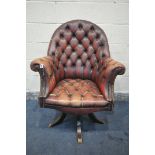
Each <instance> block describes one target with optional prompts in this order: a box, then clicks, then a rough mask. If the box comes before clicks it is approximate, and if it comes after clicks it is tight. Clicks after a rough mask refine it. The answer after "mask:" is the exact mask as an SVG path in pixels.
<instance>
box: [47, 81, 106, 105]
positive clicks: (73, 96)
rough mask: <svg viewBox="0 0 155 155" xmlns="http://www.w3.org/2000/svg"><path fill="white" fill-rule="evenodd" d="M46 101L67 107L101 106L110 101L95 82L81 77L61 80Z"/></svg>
mask: <svg viewBox="0 0 155 155" xmlns="http://www.w3.org/2000/svg"><path fill="white" fill-rule="evenodd" d="M45 102H46V103H48V104H52V105H58V106H67V107H101V106H105V105H106V104H107V103H108V102H107V101H106V100H105V99H104V97H103V95H102V94H101V92H100V91H99V89H98V87H97V86H96V84H95V83H94V82H92V81H90V80H81V79H65V80H61V81H60V82H59V83H58V84H57V85H56V87H55V88H54V90H53V91H52V92H51V93H50V95H49V97H47V98H46V100H45Z"/></svg>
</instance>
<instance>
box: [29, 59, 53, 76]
mask: <svg viewBox="0 0 155 155" xmlns="http://www.w3.org/2000/svg"><path fill="white" fill-rule="evenodd" d="M30 67H31V69H32V70H33V71H34V72H39V71H40V70H41V68H44V69H45V72H46V74H47V75H48V77H51V75H52V74H53V62H52V58H51V57H50V56H46V57H42V58H38V59H35V60H33V61H32V62H31V64H30ZM40 67H41V68H40Z"/></svg>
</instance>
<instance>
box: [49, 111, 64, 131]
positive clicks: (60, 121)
mask: <svg viewBox="0 0 155 155" xmlns="http://www.w3.org/2000/svg"><path fill="white" fill-rule="evenodd" d="M66 115H67V114H65V113H61V114H60V115H59V116H58V117H57V118H56V119H54V121H53V122H52V123H50V124H49V125H48V127H49V128H51V127H53V126H55V125H58V124H60V123H62V122H63V120H64V119H65V117H66Z"/></svg>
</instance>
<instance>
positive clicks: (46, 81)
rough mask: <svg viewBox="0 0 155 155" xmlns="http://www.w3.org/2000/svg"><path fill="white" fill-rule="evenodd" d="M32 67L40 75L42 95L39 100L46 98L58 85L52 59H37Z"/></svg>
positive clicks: (48, 57)
mask: <svg viewBox="0 0 155 155" xmlns="http://www.w3.org/2000/svg"><path fill="white" fill-rule="evenodd" d="M30 67H31V69H32V70H33V71H35V72H39V74H40V95H39V98H46V97H47V96H48V94H49V93H50V92H51V91H52V90H53V89H54V87H55V85H56V80H55V75H54V66H53V61H52V57H50V56H46V57H42V58H38V59H35V60H33V61H32V62H31V64H30Z"/></svg>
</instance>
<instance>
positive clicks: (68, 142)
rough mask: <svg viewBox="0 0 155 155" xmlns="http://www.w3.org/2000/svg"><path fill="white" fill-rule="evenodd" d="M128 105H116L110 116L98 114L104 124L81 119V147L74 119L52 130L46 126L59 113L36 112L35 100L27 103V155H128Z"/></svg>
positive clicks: (49, 111) (109, 113) (48, 111)
mask: <svg viewBox="0 0 155 155" xmlns="http://www.w3.org/2000/svg"><path fill="white" fill-rule="evenodd" d="M128 105H129V104H128V101H125V102H115V107H114V111H113V112H97V113H95V114H96V116H98V118H101V119H102V118H104V120H106V121H107V123H106V124H102V125H101V124H95V123H92V122H91V121H90V120H89V118H88V117H87V116H83V117H82V121H83V126H82V133H83V140H84V141H83V144H77V142H76V118H75V117H74V116H72V115H68V116H67V117H66V118H65V120H64V122H63V123H62V124H60V125H58V126H55V127H54V128H48V127H47V126H48V123H49V122H50V121H51V120H52V119H54V118H55V116H56V115H57V114H58V113H59V112H58V111H56V110H52V109H45V108H39V106H38V104H37V101H36V100H28V101H27V112H26V113H27V120H26V122H27V135H26V137H27V142H26V143H27V144H26V150H27V155H128V154H129V146H128V145H129V138H128V137H129V131H128V128H129V125H128V122H129V121H128V118H129V117H128V112H129V108H128Z"/></svg>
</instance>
